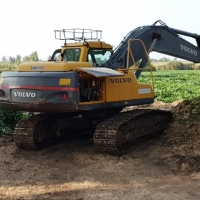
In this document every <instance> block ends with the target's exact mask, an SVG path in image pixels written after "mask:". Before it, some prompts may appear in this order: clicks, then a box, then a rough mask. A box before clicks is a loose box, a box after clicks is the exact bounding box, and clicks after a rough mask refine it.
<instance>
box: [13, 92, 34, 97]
mask: <svg viewBox="0 0 200 200" xmlns="http://www.w3.org/2000/svg"><path fill="white" fill-rule="evenodd" d="M14 96H15V97H24V98H29V97H31V98H35V97H36V93H34V92H14Z"/></svg>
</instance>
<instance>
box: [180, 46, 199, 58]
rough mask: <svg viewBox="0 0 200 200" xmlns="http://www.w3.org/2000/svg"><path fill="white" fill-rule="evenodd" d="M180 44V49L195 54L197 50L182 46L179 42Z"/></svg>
mask: <svg viewBox="0 0 200 200" xmlns="http://www.w3.org/2000/svg"><path fill="white" fill-rule="evenodd" d="M180 45H181V50H183V51H186V52H188V53H190V54H193V55H195V56H197V51H195V50H194V49H190V48H189V47H186V46H184V45H182V44H180Z"/></svg>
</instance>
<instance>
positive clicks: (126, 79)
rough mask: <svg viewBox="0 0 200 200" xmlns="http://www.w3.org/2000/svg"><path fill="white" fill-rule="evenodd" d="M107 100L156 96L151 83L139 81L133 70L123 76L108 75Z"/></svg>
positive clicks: (106, 83)
mask: <svg viewBox="0 0 200 200" xmlns="http://www.w3.org/2000/svg"><path fill="white" fill-rule="evenodd" d="M105 87H106V102H114V101H122V100H124V101H126V100H134V99H145V98H154V91H153V88H152V86H151V85H150V84H143V83H142V84H141V83H138V81H137V79H136V77H135V75H134V73H133V71H132V70H128V71H127V74H124V76H123V77H106V82H105Z"/></svg>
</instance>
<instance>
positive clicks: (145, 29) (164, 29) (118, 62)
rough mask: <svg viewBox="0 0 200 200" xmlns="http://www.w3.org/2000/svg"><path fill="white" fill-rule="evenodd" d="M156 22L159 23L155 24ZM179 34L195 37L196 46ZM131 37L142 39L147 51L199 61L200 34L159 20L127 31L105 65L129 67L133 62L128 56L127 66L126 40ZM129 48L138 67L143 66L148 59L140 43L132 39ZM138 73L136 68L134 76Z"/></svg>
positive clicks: (114, 67) (115, 67) (113, 67)
mask: <svg viewBox="0 0 200 200" xmlns="http://www.w3.org/2000/svg"><path fill="white" fill-rule="evenodd" d="M158 22H159V23H160V25H156V24H157V23H158ZM180 35H184V36H188V37H192V38H195V39H196V42H197V46H195V45H193V44H192V43H190V42H189V41H187V40H185V39H183V38H182V37H181V36H180ZM132 38H136V39H140V40H142V41H143V43H144V45H145V46H146V49H147V50H148V53H150V52H152V51H155V52H159V53H163V54H167V55H170V56H174V57H178V58H181V59H185V60H188V61H192V62H194V63H199V62H200V35H198V34H194V33H189V32H186V31H182V30H178V29H174V28H170V27H168V26H167V25H166V24H164V23H163V22H162V21H160V20H159V21H156V22H155V23H154V24H153V25H150V26H142V27H138V28H136V29H134V30H133V31H131V32H129V33H128V35H127V36H126V37H125V38H124V39H123V41H122V42H121V43H120V45H118V47H117V48H116V49H115V51H114V53H113V55H112V56H111V57H110V60H108V62H107V63H106V67H109V68H112V69H118V68H120V67H124V68H126V67H130V66H132V65H133V64H134V63H133V59H131V58H130V60H129V62H128V63H129V66H127V49H128V41H129V40H130V39H132ZM130 49H131V51H132V53H133V55H134V60H135V62H136V63H137V62H138V61H140V65H139V66H138V68H139V69H141V68H144V67H145V66H146V64H147V62H148V60H147V58H146V55H145V52H144V50H143V47H142V46H141V44H140V43H137V42H135V41H132V42H131V45H130ZM140 74H141V70H137V71H136V77H137V78H139V76H140Z"/></svg>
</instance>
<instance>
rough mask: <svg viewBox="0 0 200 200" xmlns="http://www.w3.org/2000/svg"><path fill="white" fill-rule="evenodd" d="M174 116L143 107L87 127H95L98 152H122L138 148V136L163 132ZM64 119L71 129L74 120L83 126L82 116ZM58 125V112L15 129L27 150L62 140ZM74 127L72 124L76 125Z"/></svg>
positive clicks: (20, 124) (37, 116) (17, 137)
mask: <svg viewBox="0 0 200 200" xmlns="http://www.w3.org/2000/svg"><path fill="white" fill-rule="evenodd" d="M83 119H85V118H83ZM87 119H89V121H88V120H86V121H82V122H83V123H82V125H83V126H85V125H84V124H85V123H86V122H94V119H95V117H94V116H93V117H90V118H87ZM171 119H172V113H171V112H170V111H164V110H153V109H140V110H134V111H127V112H121V113H119V114H117V115H114V116H110V117H108V118H107V119H106V120H104V121H102V120H103V119H102V118H97V119H96V125H94V124H93V123H88V124H87V125H86V127H85V128H86V129H85V130H89V129H91V128H92V129H95V132H94V146H95V148H96V149H97V150H98V151H100V152H106V153H111V154H117V155H120V154H123V153H127V152H129V151H131V150H132V148H133V147H134V145H133V141H134V140H135V139H136V138H138V137H141V136H143V135H147V134H150V133H154V132H160V131H163V130H164V129H165V128H166V127H167V125H168V123H169V122H170V121H171ZM63 120H64V121H63V122H64V124H69V126H66V128H67V127H68V128H69V127H70V124H72V122H73V123H74V124H75V125H76V124H79V126H80V121H78V120H79V118H73V119H72V118H71V117H69V118H63ZM74 120H75V121H74ZM75 122H77V123H75ZM75 125H74V126H75ZM91 125H93V127H91ZM57 126H58V121H57V118H56V116H54V115H53V116H51V115H36V116H32V117H30V118H29V119H26V120H21V121H19V122H18V123H17V125H16V128H15V132H14V141H15V143H16V145H17V146H18V147H20V148H23V149H41V148H44V147H48V146H50V145H52V144H53V143H55V142H56V141H59V136H58V135H57V130H58V127H57ZM74 126H73V125H72V127H73V128H74ZM61 127H62V126H61ZM95 127H96V128H95ZM78 128H79V129H78ZM76 129H77V131H78V132H80V131H81V129H80V127H76ZM76 129H74V131H75V130H76ZM70 130H71V129H70ZM66 133H67V132H66ZM68 133H69V132H68ZM77 134H78V133H77Z"/></svg>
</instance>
